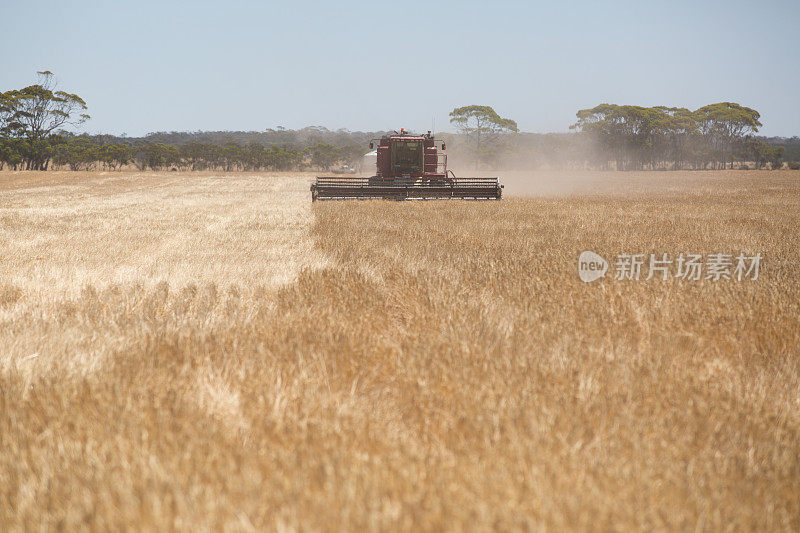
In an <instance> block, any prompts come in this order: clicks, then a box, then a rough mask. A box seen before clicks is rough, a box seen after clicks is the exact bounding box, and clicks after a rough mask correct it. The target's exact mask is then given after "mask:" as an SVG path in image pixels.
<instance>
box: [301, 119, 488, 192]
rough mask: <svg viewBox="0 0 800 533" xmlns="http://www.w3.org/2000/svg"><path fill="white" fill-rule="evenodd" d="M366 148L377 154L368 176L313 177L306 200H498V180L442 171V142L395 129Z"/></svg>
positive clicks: (443, 167) (443, 157)
mask: <svg viewBox="0 0 800 533" xmlns="http://www.w3.org/2000/svg"><path fill="white" fill-rule="evenodd" d="M376 143H377V148H376V147H375V145H376ZM437 144H438V145H440V147H441V151H439V149H438V148H437V146H436V145H437ZM369 147H370V149H375V150H376V152H377V158H376V169H375V175H374V176H371V177H368V178H357V177H341V176H332V177H324V176H323V177H317V179H316V181H315V182H314V184H312V185H311V199H312V201H315V200H343V199H364V200H366V199H387V200H431V199H450V198H461V199H466V200H499V199H500V198H501V197H502V193H503V186H502V185H501V184H500V181H499V179H498V178H457V177H456V176H455V174H454V173H453V171H452V170H448V169H447V155H446V154H444V150H445V149H446V146H445V143H444V141H437V140H436V139H435V138H434V137H433V135H432V134H431V132H430V131H429V132H428V133H425V134H422V135H419V134H415V133H411V132H408V131H406V130H405V129H402V128H401V129H400V132H399V133H398V132H394V133H392V134H390V135H384V136H383V137H381V138H380V139H373V140H372V141H370V143H369Z"/></svg>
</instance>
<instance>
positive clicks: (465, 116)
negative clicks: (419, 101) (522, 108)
mask: <svg viewBox="0 0 800 533" xmlns="http://www.w3.org/2000/svg"><path fill="white" fill-rule="evenodd" d="M450 123H451V124H454V125H455V127H456V129H457V130H458V131H459V133H461V134H463V135H466V136H467V137H468V138H469V140H470V144H472V148H473V150H474V153H475V156H476V164H477V163H478V162H480V161H483V162H485V161H488V160H490V159H492V158H493V157H494V156H495V155H497V153H498V152H499V150H500V148H501V147H502V143H501V142H500V141H501V139H502V136H503V135H505V134H509V133H518V132H519V128H518V127H517V123H516V122H514V121H513V120H511V119H510V118H502V117H501V116H500V115H498V114H497V112H496V111H495V110H494V109H492V108H491V107H489V106H484V105H470V106H465V107H457V108H456V109H453V111H451V112H450Z"/></svg>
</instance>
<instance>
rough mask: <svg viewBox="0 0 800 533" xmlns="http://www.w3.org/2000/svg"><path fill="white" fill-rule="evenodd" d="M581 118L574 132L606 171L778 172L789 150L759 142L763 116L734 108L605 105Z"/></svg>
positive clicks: (725, 105) (580, 113)
mask: <svg viewBox="0 0 800 533" xmlns="http://www.w3.org/2000/svg"><path fill="white" fill-rule="evenodd" d="M577 118H578V120H577V122H576V123H575V124H573V125H572V126H571V127H572V128H573V129H576V130H578V131H579V132H580V133H581V134H583V135H584V136H585V137H587V138H588V140H589V142H592V143H595V148H596V149H595V150H594V152H595V154H596V155H595V157H593V158H592V159H593V160H592V161H591V163H592V164H593V165H594V166H598V167H601V168H611V167H612V166H613V168H616V169H617V170H641V169H674V170H680V169H685V168H691V169H706V168H713V169H726V168H734V165H735V164H736V163H737V162H740V163H741V162H755V163H756V164H757V165H758V166H764V165H765V164H766V163H767V162H769V163H770V164H771V165H772V166H773V167H775V168H779V167H781V166H782V165H783V161H782V160H783V156H784V153H785V150H786V149H785V147H782V146H775V145H773V144H771V143H769V142H766V141H763V140H761V139H758V138H756V137H755V134H756V132H758V128H760V127H761V122H760V121H759V119H760V118H761V115H760V114H759V113H758V111H756V110H755V109H751V108H749V107H745V106H742V105H740V104H737V103H733V102H720V103H716V104H710V105H707V106H703V107H701V108H699V109H696V110H694V111H690V110H689V109H686V108H677V107H664V106H656V107H641V106H633V105H614V104H600V105H598V106H596V107H593V108H591V109H582V110H580V111H578V113H577Z"/></svg>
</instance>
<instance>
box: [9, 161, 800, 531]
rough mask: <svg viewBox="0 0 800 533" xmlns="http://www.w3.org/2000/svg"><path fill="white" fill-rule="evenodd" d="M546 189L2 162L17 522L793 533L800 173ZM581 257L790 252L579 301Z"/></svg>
mask: <svg viewBox="0 0 800 533" xmlns="http://www.w3.org/2000/svg"><path fill="white" fill-rule="evenodd" d="M552 176H553V179H555V180H560V181H561V182H562V183H570V184H572V185H570V186H569V187H565V188H559V187H558V186H553V187H554V188H553V189H548V190H547V192H548V193H550V192H559V193H569V195H566V196H540V197H532V198H526V199H523V198H516V199H514V198H512V199H509V200H508V201H504V202H499V203H488V202H487V203H468V202H430V203H427V202H426V203H410V204H395V203H387V202H363V203H360V202H345V203H326V204H315V205H314V206H312V205H311V204H310V202H309V199H308V191H307V179H306V178H303V177H300V178H291V177H289V176H257V175H240V174H236V175H231V176H215V175H211V174H208V175H199V176H198V175H192V174H181V173H177V174H176V173H163V174H131V175H128V174H120V175H117V174H101V173H94V174H85V173H84V174H70V173H63V174H60V173H58V174H52V173H48V174H45V175H34V176H31V175H29V174H8V173H6V174H0V201H2V204H0V221H1V222H2V225H1V226H0V250H2V252H0V253H2V255H1V256H0V260H2V262H0V275H2V277H1V278H0V346H2V348H1V349H0V363H1V366H0V480H2V482H1V483H0V523H3V524H5V525H6V527H8V528H10V529H37V528H40V527H45V528H57V527H59V528H68V529H72V528H78V527H90V528H96V529H107V528H112V529H122V528H136V529H140V528H148V529H161V528H166V529H172V528H175V529H191V530H195V529H218V528H225V529H233V530H240V529H242V530H249V529H261V528H265V527H266V528H274V529H319V530H331V529H373V530H380V529H401V530H412V529H524V528H548V529H563V528H570V529H585V530H589V529H591V530H596V529H604V530H620V529H625V530H627V529H656V528H657V529H678V530H685V529H689V528H692V529H697V530H719V529H761V530H795V531H796V530H797V529H798V528H800V456H799V455H798V443H799V442H800V415H799V414H798V407H800V319H799V318H798V317H799V316H800V275H798V265H800V252H798V245H799V244H800V238H798V235H797V227H798V222H799V220H798V218H799V215H798V213H800V195H799V194H798V193H800V176H798V173H792V172H788V171H787V172H777V173H768V172H725V173H636V174H633V173H631V174H624V173H620V174H609V175H601V174H596V175H592V174H587V173H582V174H581V173H572V174H565V173H553V174H552ZM518 178H519V180H520V183H523V180H522V178H521V177H519V176H518ZM511 181H512V182H513V176H512V179H511ZM577 184H579V185H580V187H577V186H576V185H577ZM556 189H559V190H558V191H556ZM580 191H589V193H584V194H576V193H578V192H580ZM585 249H591V250H594V251H596V252H598V253H600V254H601V255H603V256H604V257H606V258H613V257H615V256H616V254H619V253H644V254H649V253H658V254H660V253H669V254H678V253H681V252H684V253H695V252H699V253H713V252H728V253H739V252H746V253H748V254H753V253H757V252H760V253H762V254H763V255H764V257H765V260H764V263H763V265H762V271H761V273H760V277H759V279H758V280H756V281H741V282H738V281H720V282H711V281H705V280H702V281H698V282H687V281H682V280H679V279H670V280H668V281H661V280H655V279H654V280H649V281H644V280H642V281H638V282H636V281H616V280H613V279H610V278H611V276H609V277H607V279H604V280H601V281H598V282H595V283H592V284H584V283H583V282H581V281H580V280H579V279H578V276H577V272H576V261H577V256H578V254H579V253H580V252H581V251H582V250H585ZM612 268H613V267H612Z"/></svg>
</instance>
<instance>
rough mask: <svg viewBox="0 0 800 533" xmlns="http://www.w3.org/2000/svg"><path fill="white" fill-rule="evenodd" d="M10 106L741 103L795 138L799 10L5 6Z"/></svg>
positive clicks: (541, 128) (218, 122) (253, 123)
mask: <svg viewBox="0 0 800 533" xmlns="http://www.w3.org/2000/svg"><path fill="white" fill-rule="evenodd" d="M0 8H2V9H1V10H0V18H2V25H1V28H2V29H0V57H2V68H0V90H7V89H11V88H19V87H22V86H25V85H28V84H30V83H32V82H33V81H34V80H35V71H36V70H42V69H49V70H52V71H53V72H55V74H56V76H57V77H58V80H59V82H60V84H61V86H62V87H63V88H64V89H65V90H68V91H70V92H75V93H78V94H79V95H81V96H82V97H83V98H84V99H85V100H86V101H87V103H88V104H89V113H90V114H91V115H92V117H93V118H92V120H91V121H90V122H88V123H87V124H86V126H84V127H83V131H88V132H92V133H94V132H110V133H116V134H119V133H123V132H125V133H127V134H128V135H129V136H134V135H142V134H145V133H147V132H151V131H171V130H178V131H194V130H264V129H266V128H271V127H276V126H284V127H287V128H299V127H303V126H308V125H321V126H326V127H328V128H331V129H337V128H348V129H351V130H382V129H395V128H400V127H405V128H409V129H415V130H427V129H430V127H431V122H432V120H433V119H434V118H435V120H436V127H437V130H442V129H449V124H448V122H447V121H448V117H447V115H448V113H449V112H450V110H451V109H453V108H454V107H457V106H462V105H470V104H481V105H491V106H493V107H494V108H495V110H497V111H498V113H500V115H502V116H504V117H508V118H513V119H515V120H516V121H517V122H518V123H519V125H520V128H521V129H522V130H523V131H537V132H546V131H566V130H567V129H568V127H569V124H571V123H572V122H573V121H574V117H575V112H576V111H577V110H578V109H581V108H586V107H592V106H594V105H596V104H598V103H602V102H609V103H618V104H621V103H626V104H637V105H646V106H650V105H669V106H683V107H688V108H691V109H695V108H697V107H700V106H702V105H704V104H707V103H712V102H719V101H735V102H739V103H741V104H743V105H747V106H750V107H754V108H756V109H757V110H758V111H760V112H761V114H762V122H763V123H764V127H763V129H762V131H761V133H763V134H765V135H783V136H792V135H800V67H799V66H798V65H800V57H798V56H800V1H798V0H791V1H786V0H784V1H769V0H767V1H760V2H758V1H752V2H737V1H732V0H729V1H725V2H704V1H702V0H696V1H695V2H684V1H680V0H673V1H663V2H653V1H644V0H642V1H637V2H602V1H599V0H598V1H587V2H578V1H574V2H570V1H563V2H557V1H552V2H523V1H521V2H502V1H495V2H486V1H482V2H471V1H460V2H450V1H445V0H435V1H431V2H428V1H421V0H404V1H385V0H381V1H373V2H363V3H361V2H347V1H338V2H324V3H323V2H314V1H311V0H306V1H301V2H292V1H289V0H286V1H282V2H266V1H264V2H255V1H252V2H243V1H238V0H226V1H213V2H206V1H202V0H194V1H188V0H187V1H170V0H163V1H150V0H138V1H136V2H123V1H114V2H112V1H106V2H101V1H96V2H90V1H78V0H74V1H36V0H32V1H19V0H0Z"/></svg>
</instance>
